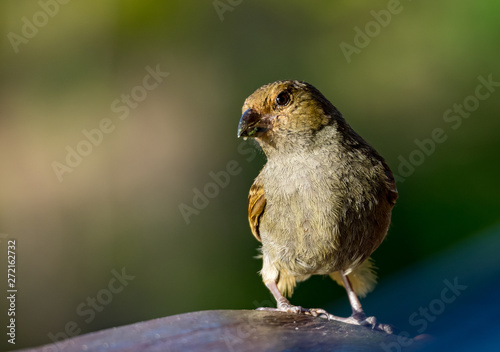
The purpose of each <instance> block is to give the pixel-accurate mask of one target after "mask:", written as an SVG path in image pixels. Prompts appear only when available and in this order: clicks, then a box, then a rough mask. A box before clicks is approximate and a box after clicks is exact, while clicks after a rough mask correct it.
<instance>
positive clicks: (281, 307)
mask: <svg viewBox="0 0 500 352" xmlns="http://www.w3.org/2000/svg"><path fill="white" fill-rule="evenodd" d="M265 285H266V286H267V288H268V289H269V291H271V293H272V294H273V296H274V299H275V300H276V303H277V308H270V307H261V308H257V310H267V311H275V312H286V313H294V314H306V315H312V316H313V317H319V316H321V317H324V318H327V319H328V320H342V319H346V318H341V317H336V316H334V315H332V314H330V313H328V312H327V311H326V310H324V309H320V308H310V309H307V308H302V307H301V306H294V305H292V304H291V303H290V301H289V300H287V299H286V298H285V297H283V295H282V294H281V292H280V290H279V289H278V286H277V285H276V282H274V281H268V282H265Z"/></svg>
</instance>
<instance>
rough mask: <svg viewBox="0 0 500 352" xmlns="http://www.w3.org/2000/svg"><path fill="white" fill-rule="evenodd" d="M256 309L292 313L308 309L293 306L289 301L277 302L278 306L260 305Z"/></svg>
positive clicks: (304, 311) (300, 312) (303, 311)
mask: <svg viewBox="0 0 500 352" xmlns="http://www.w3.org/2000/svg"><path fill="white" fill-rule="evenodd" d="M257 310H266V311H272V312H285V313H293V314H304V313H306V312H307V311H308V309H304V308H302V307H301V306H294V305H292V304H290V303H280V304H278V308H271V307H260V308H257Z"/></svg>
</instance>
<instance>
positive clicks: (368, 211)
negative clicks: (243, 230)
mask: <svg viewBox="0 0 500 352" xmlns="http://www.w3.org/2000/svg"><path fill="white" fill-rule="evenodd" d="M237 135H238V137H242V138H243V139H248V138H252V139H253V140H255V141H256V142H257V143H258V145H259V146H260V148H261V149H262V151H263V152H264V154H265V156H266V162H265V164H264V166H263V168H262V170H261V171H260V173H259V174H258V176H257V177H256V178H255V180H254V182H253V184H252V186H251V188H250V192H249V196H248V220H249V223H250V228H251V232H252V234H253V236H255V238H256V239H257V240H258V241H259V242H261V248H260V251H261V255H260V257H261V258H262V270H261V271H260V275H261V276H262V280H263V282H264V284H265V285H266V287H267V288H268V289H269V291H270V292H271V293H272V295H273V296H274V298H275V300H276V302H277V308H271V307H263V308H258V309H263V310H275V311H281V312H288V313H295V314H307V315H312V316H315V317H316V316H319V317H324V318H327V319H329V320H338V321H343V322H346V323H350V324H357V325H363V326H368V327H371V328H372V329H375V330H381V331H385V332H387V333H392V332H393V327H392V326H391V325H389V324H381V323H378V322H377V319H376V318H375V317H373V316H371V317H367V316H366V314H365V312H364V310H363V308H362V306H361V303H360V301H359V297H361V298H362V297H364V296H366V294H367V293H369V292H370V291H372V290H373V289H374V287H375V285H376V281H377V275H376V273H375V266H374V263H373V260H372V259H371V257H370V256H371V255H372V253H373V252H374V251H375V250H376V249H377V247H379V245H380V244H381V243H382V241H383V240H384V238H385V237H386V235H387V231H388V229H389V226H390V223H391V213H392V209H393V207H394V205H395V203H396V199H397V198H398V191H397V188H396V183H395V180H394V176H393V174H392V172H391V169H390V168H389V166H388V165H387V163H386V161H385V160H384V158H383V157H382V156H380V154H379V153H378V152H377V151H376V150H375V149H374V148H373V147H372V146H371V145H370V144H368V142H366V141H365V140H364V139H363V138H362V137H361V136H360V135H359V134H357V133H356V132H355V131H354V130H353V129H352V128H351V126H350V125H349V124H348V123H347V122H346V120H345V119H344V117H343V116H342V114H341V113H340V112H339V111H338V110H337V108H336V107H335V106H334V105H333V104H332V103H331V102H330V101H329V100H328V99H327V98H325V96H324V95H323V94H322V93H321V92H320V91H319V90H318V89H317V88H315V87H314V86H313V85H311V84H309V83H306V82H303V81H297V80H281V81H276V82H273V83H270V84H266V85H264V86H262V87H260V88H258V89H257V90H256V91H255V92H254V93H252V94H251V95H250V96H249V97H248V98H247V99H246V100H245V102H244V104H243V107H242V116H241V118H240V121H239V124H238V133H237ZM312 275H328V276H330V277H331V278H332V279H333V280H334V281H335V282H337V283H338V284H339V285H341V286H343V287H344V288H345V290H346V292H347V295H348V298H349V302H350V305H351V308H352V315H351V316H349V317H347V318H344V317H338V316H335V315H333V314H330V313H328V312H326V311H325V310H324V309H320V308H310V309H307V308H303V307H301V306H295V305H292V304H291V303H290V301H289V300H288V299H287V298H286V297H291V295H292V293H293V290H294V288H295V286H296V284H297V282H302V281H305V280H307V279H308V278H309V277H311V276H312Z"/></svg>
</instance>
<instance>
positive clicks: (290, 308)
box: [257, 302, 395, 335]
mask: <svg viewBox="0 0 500 352" xmlns="http://www.w3.org/2000/svg"><path fill="white" fill-rule="evenodd" d="M257 310H265V311H273V312H285V313H292V314H305V315H310V316H313V317H318V318H323V319H327V320H336V321H341V322H344V323H347V324H353V325H360V326H365V327H368V328H370V329H372V330H377V331H382V332H385V333H387V334H390V335H392V334H394V332H395V328H394V327H393V326H392V325H389V324H381V323H378V322H377V318H375V317H373V316H372V317H367V316H366V315H364V314H363V313H354V314H353V315H351V316H350V317H348V318H342V317H338V316H336V315H333V314H330V313H328V312H327V311H326V310H324V309H321V308H309V309H307V308H302V307H301V306H294V305H292V304H290V303H284V302H283V303H280V304H278V308H271V307H260V308H257Z"/></svg>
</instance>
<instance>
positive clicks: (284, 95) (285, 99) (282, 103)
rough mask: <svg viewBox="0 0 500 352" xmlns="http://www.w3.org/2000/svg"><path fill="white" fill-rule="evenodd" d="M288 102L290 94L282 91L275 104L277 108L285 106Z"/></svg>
mask: <svg viewBox="0 0 500 352" xmlns="http://www.w3.org/2000/svg"><path fill="white" fill-rule="evenodd" d="M289 102H290V94H289V93H288V92H287V91H283V92H281V93H280V94H278V96H277V97H276V104H278V105H279V106H285V105H287V104H288V103H289Z"/></svg>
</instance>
